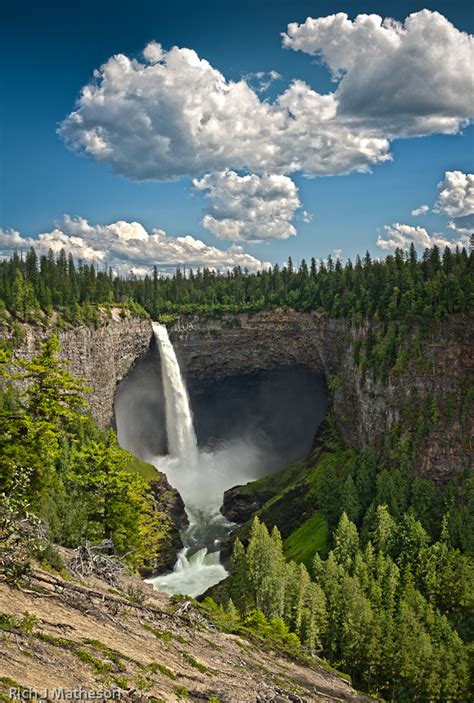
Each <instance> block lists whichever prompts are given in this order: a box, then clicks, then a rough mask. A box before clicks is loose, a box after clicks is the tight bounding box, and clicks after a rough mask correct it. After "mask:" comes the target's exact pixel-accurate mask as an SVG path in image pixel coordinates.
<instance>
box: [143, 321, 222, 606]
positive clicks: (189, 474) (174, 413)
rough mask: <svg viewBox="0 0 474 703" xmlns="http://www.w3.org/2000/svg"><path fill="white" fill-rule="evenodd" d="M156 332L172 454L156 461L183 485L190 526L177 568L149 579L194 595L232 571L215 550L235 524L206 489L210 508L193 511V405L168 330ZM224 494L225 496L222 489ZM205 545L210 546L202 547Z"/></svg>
mask: <svg viewBox="0 0 474 703" xmlns="http://www.w3.org/2000/svg"><path fill="white" fill-rule="evenodd" d="M153 332H154V334H155V339H156V342H157V344H158V349H159V351H160V360H161V373H162V378H163V389H164V395H165V410H166V433H167V438H168V451H169V454H170V456H168V457H156V459H155V461H154V463H155V465H156V466H157V468H159V469H161V470H164V471H165V473H166V475H167V477H168V479H169V480H170V482H171V483H172V485H174V486H175V487H176V488H178V490H179V491H180V493H181V496H182V497H183V498H184V500H185V503H186V512H187V514H188V518H189V527H188V528H187V529H186V530H185V531H184V532H183V534H182V539H183V544H184V548H183V549H182V550H181V552H180V553H179V555H178V559H177V561H176V564H175V567H174V570H173V572H172V573H171V574H165V575H164V576H157V577H155V578H152V579H148V582H149V583H152V584H153V585H154V587H155V588H156V589H157V590H159V591H165V592H166V593H169V594H170V595H173V594H176V593H183V594H185V595H189V596H191V597H195V596H198V595H199V594H201V593H203V592H204V591H206V590H207V589H208V588H210V587H211V586H214V585H215V584H216V583H219V581H222V579H224V578H225V577H226V575H227V571H226V570H225V568H224V567H223V566H222V564H221V563H220V561H219V552H218V551H215V550H216V548H217V545H218V539H219V537H220V538H222V537H225V536H226V534H227V532H228V529H229V527H230V526H231V524H230V523H228V522H227V520H226V519H225V518H224V517H223V516H222V515H221V514H220V513H219V509H218V508H219V502H218V500H217V501H216V502H215V501H214V500H213V495H210V494H209V493H207V499H206V501H205V503H202V505H204V504H207V506H208V510H203V509H202V505H201V509H193V507H192V504H191V503H190V500H189V498H190V497H191V496H195V495H196V487H197V486H198V485H199V482H200V471H199V469H200V463H202V462H200V455H199V452H198V447H197V439H196V433H195V432H194V425H193V417H192V413H191V406H190V404H189V397H188V393H187V390H186V386H185V384H184V381H183V378H182V376H181V371H180V368H179V364H178V360H177V358H176V354H175V351H174V349H173V345H172V344H171V341H170V338H169V336H168V330H167V329H166V327H165V326H164V325H160V324H159V323H157V322H154V323H153ZM212 493H213V492H212ZM217 495H218V494H217ZM216 497H217V496H216ZM219 498H220V499H222V492H221V494H220V496H219ZM191 500H192V498H191ZM209 541H210V544H209ZM206 543H207V546H203V545H204V544H206ZM209 546H212V547H213V551H211V552H209V551H208V547H209ZM198 547H201V548H200V549H199V548H198ZM196 548H198V549H197V551H196Z"/></svg>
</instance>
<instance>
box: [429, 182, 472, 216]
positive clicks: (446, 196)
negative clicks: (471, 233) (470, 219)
mask: <svg viewBox="0 0 474 703" xmlns="http://www.w3.org/2000/svg"><path fill="white" fill-rule="evenodd" d="M434 211H435V212H438V213H441V214H443V215H448V216H449V217H455V218H457V217H465V216H466V215H472V214H473V213H474V173H463V172H462V171H446V173H445V174H444V178H443V180H442V181H440V183H438V199H437V200H436V204H435V207H434Z"/></svg>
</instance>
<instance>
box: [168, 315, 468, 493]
mask: <svg viewBox="0 0 474 703" xmlns="http://www.w3.org/2000/svg"><path fill="white" fill-rule="evenodd" d="M366 333H367V326H365V327H360V328H354V327H352V326H351V324H350V322H348V321H347V320H344V319H327V318H326V317H325V316H324V315H321V314H319V313H302V312H295V311H283V310H274V311H268V312H260V313H256V314H252V315H250V314H241V315H228V316H225V317H223V318H221V319H219V320H216V319H212V320H211V319H205V320H203V319H202V318H199V317H191V318H183V319H181V320H178V321H177V322H176V323H175V324H174V325H173V326H172V328H171V338H172V341H173V344H174V346H175V348H176V350H177V354H178V357H179V359H180V363H181V367H182V368H183V369H184V370H185V373H186V375H187V377H188V380H196V379H199V380H200V381H204V382H205V381H208V382H210V383H211V382H212V381H214V380H216V379H219V378H222V377H225V376H236V375H241V374H249V373H254V372H256V371H269V370H273V369H277V368H284V367H285V366H291V365H294V364H298V365H303V366H306V367H307V368H309V369H311V370H313V371H315V372H317V373H320V374H321V375H322V376H324V377H325V379H326V381H327V383H328V385H329V387H330V390H331V393H330V412H331V415H332V418H333V420H334V422H335V423H336V426H337V428H338V430H339V432H340V435H341V437H342V439H343V441H344V443H345V444H346V446H348V447H353V448H355V449H358V450H359V449H361V448H362V447H363V446H370V447H372V448H373V449H374V450H375V451H378V450H379V449H380V448H381V446H382V445H383V443H384V439H385V438H386V436H387V434H388V433H389V432H390V430H391V428H393V426H394V423H402V422H403V418H404V413H405V411H406V409H407V406H412V405H413V403H414V402H415V401H414V394H416V396H417V398H418V399H423V398H425V399H426V398H431V397H433V398H434V399H435V402H436V404H437V408H438V410H439V412H438V417H437V420H436V422H435V423H433V426H432V427H431V428H430V431H429V432H427V433H426V434H425V436H424V437H423V438H422V439H421V440H420V448H419V456H418V470H419V471H420V473H421V474H422V475H426V476H430V477H431V478H434V479H436V480H439V481H445V480H448V479H449V478H451V477H452V476H453V475H454V474H455V473H456V471H457V470H458V469H460V468H461V467H468V466H469V465H470V462H471V452H470V443H469V440H468V439H467V435H468V434H469V432H468V429H469V427H472V403H471V404H470V406H469V407H468V406H467V405H466V408H465V410H464V415H465V417H464V422H463V425H461V422H460V420H459V415H460V412H459V411H460V407H461V405H462V404H463V403H465V400H466V397H467V395H466V392H467V388H468V386H469V383H471V384H472V376H473V367H474V358H473V352H472V335H471V333H470V325H469V320H466V319H465V318H463V317H461V316H457V317H452V318H448V319H446V320H444V321H443V322H442V323H439V324H436V325H434V324H433V326H432V329H431V330H430V331H429V332H424V333H423V336H422V341H421V350H419V352H418V356H417V357H416V358H415V356H414V354H412V352H413V349H414V347H415V345H416V344H417V343H418V341H417V334H416V332H407V334H406V339H404V341H403V345H404V347H405V349H406V353H407V361H406V366H405V368H404V370H403V371H399V372H392V373H390V374H389V376H388V378H386V379H383V380H382V379H376V378H374V377H373V375H371V374H370V373H367V374H365V376H364V375H363V374H362V373H361V370H360V369H359V367H358V365H357V364H356V363H355V361H354V354H353V345H354V343H355V342H356V341H357V340H360V339H362V338H363V337H364V336H365V334H366ZM453 405H454V406H455V408H456V411H455V412H450V411H449V410H448V408H452V407H453ZM466 428H467V429H466Z"/></svg>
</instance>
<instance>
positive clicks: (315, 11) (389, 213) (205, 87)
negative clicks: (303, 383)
mask: <svg viewBox="0 0 474 703" xmlns="http://www.w3.org/2000/svg"><path fill="white" fill-rule="evenodd" d="M3 15H4V17H3V26H2V30H1V31H2V37H1V49H0V50H1V52H2V64H3V66H4V72H3V73H4V75H3V90H2V93H3V101H2V103H3V107H2V110H1V112H0V120H1V154H2V156H1V182H0V189H1V190H0V256H8V255H9V254H11V252H12V251H13V250H15V249H17V250H18V249H26V248H28V247H29V246H31V245H32V244H34V245H35V246H36V247H37V248H38V250H39V251H40V252H43V251H47V249H48V248H52V249H53V250H54V251H59V249H60V248H62V247H64V248H65V249H66V251H68V252H71V253H72V254H73V255H74V256H75V257H76V258H82V259H85V260H88V261H93V262H95V263H97V265H99V266H102V265H106V264H109V265H112V266H113V267H114V268H115V269H116V270H119V271H122V272H127V271H133V272H135V273H137V274H138V275H141V274H143V273H146V272H147V271H148V270H150V267H152V266H153V265H154V264H156V265H157V266H158V267H159V269H160V270H162V271H164V272H165V271H169V270H172V269H174V268H175V267H176V266H179V265H186V266H188V267H190V266H191V267H195V268H196V267H198V266H200V267H203V266H210V267H213V268H219V269H225V268H227V267H231V266H234V265H241V266H242V267H243V268H244V267H247V268H249V269H250V270H255V269H258V268H260V267H262V266H265V265H268V264H271V263H280V264H281V263H282V262H284V261H285V260H286V259H287V258H288V256H291V257H292V258H293V261H294V262H299V261H301V260H302V259H303V258H305V259H306V260H309V259H310V258H311V257H312V256H314V257H316V258H317V259H323V258H325V257H326V256H327V255H328V254H329V253H331V254H333V253H335V254H336V255H339V256H340V257H341V258H342V259H347V258H349V257H350V258H354V257H355V255H356V254H357V253H361V254H363V253H364V252H365V251H366V250H367V249H369V250H370V251H371V252H372V254H373V255H374V256H384V255H386V254H387V253H390V252H391V251H393V249H394V248H395V247H396V246H401V247H405V248H406V247H408V246H409V245H410V243H411V242H412V241H413V242H414V243H415V245H416V246H417V248H419V249H420V250H422V249H423V248H424V247H425V246H430V245H432V244H438V245H440V246H445V245H446V244H447V243H449V244H453V245H456V244H461V245H465V244H466V243H467V242H468V236H469V233H470V232H471V231H472V229H473V225H474V176H472V170H473V168H472V162H473V136H474V127H473V126H472V124H471V120H472V118H473V106H474V95H473V83H472V76H473V73H474V63H473V39H472V36H471V35H470V33H472V32H473V31H474V17H473V12H472V10H471V9H470V7H469V3H466V2H464V1H454V2H432V3H430V4H429V5H425V4H423V3H422V4H419V3H416V2H398V3H391V2H358V3H354V2H317V1H316V0H313V1H312V2H307V1H299V0H292V1H291V2H290V1H289V0H286V1H283V0H253V2H249V1H248V0H239V2H235V1H230V2H226V3H224V2H222V1H221V0H219V1H218V0H201V2H200V3H191V2H175V3H163V2H161V3H160V2H156V0H154V1H148V0H147V1H140V0H136V2H135V3H133V4H130V3H128V2H127V3H125V2H121V1H120V0H115V1H114V2H110V1H109V0H102V1H101V0H97V1H96V2H94V3H92V2H89V1H88V0H85V1H84V2H81V3H64V2H53V1H51V0H45V1H44V2H42V3H33V2H32V1H31V0H30V1H28V2H18V3H16V4H15V6H14V5H13V3H12V4H10V6H9V7H6V8H5V9H4V12H3ZM307 18H308V19H307Z"/></svg>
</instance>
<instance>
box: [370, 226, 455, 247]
mask: <svg viewBox="0 0 474 703" xmlns="http://www.w3.org/2000/svg"><path fill="white" fill-rule="evenodd" d="M384 229H385V231H386V236H385V237H383V236H382V235H379V237H378V239H377V246H378V247H380V249H384V250H395V249H409V247H410V245H411V244H412V243H413V244H414V245H415V247H416V248H417V249H426V248H430V247H433V246H438V247H440V248H442V249H444V247H450V248H451V249H453V248H455V247H456V246H459V247H467V246H468V245H469V237H467V236H466V235H464V234H461V235H460V236H459V237H458V238H457V239H447V238H446V237H445V236H444V235H442V234H437V233H434V234H429V232H428V230H427V229H425V227H413V226H412V225H403V224H400V223H399V222H396V223H395V224H393V225H385V227H384Z"/></svg>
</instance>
